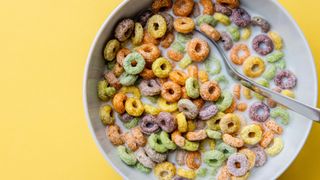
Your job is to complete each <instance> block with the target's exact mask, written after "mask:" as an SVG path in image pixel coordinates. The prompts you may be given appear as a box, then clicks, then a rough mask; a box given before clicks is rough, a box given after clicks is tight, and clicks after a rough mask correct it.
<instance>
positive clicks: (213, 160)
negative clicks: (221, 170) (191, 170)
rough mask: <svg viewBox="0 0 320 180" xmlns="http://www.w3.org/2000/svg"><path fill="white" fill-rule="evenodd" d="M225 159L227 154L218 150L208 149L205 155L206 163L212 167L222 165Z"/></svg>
mask: <svg viewBox="0 0 320 180" xmlns="http://www.w3.org/2000/svg"><path fill="white" fill-rule="evenodd" d="M225 159H226V158H225V155H224V154H223V153H222V152H220V151H217V150H212V151H207V152H205V153H204V155H203V160H204V163H206V164H207V165H208V166H210V167H220V166H221V165H222V164H223V162H224V160H225Z"/></svg>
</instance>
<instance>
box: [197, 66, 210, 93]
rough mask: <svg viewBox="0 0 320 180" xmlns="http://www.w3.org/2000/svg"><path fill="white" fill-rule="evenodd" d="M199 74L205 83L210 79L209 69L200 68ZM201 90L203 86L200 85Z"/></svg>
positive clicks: (201, 80)
mask: <svg viewBox="0 0 320 180" xmlns="http://www.w3.org/2000/svg"><path fill="white" fill-rule="evenodd" d="M198 76H199V80H200V82H201V83H205V82H208V81H209V75H208V73H207V71H204V70H200V71H199V74H198ZM200 91H201V87H200Z"/></svg>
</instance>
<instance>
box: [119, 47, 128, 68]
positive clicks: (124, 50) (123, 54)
mask: <svg viewBox="0 0 320 180" xmlns="http://www.w3.org/2000/svg"><path fill="white" fill-rule="evenodd" d="M130 53H131V51H130V50H129V49H127V48H122V49H120V50H119V51H118V53H117V57H116V59H117V63H119V64H120V65H121V66H123V61H124V58H126V57H127V55H128V54H130Z"/></svg>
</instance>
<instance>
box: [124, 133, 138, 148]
mask: <svg viewBox="0 0 320 180" xmlns="http://www.w3.org/2000/svg"><path fill="white" fill-rule="evenodd" d="M122 140H123V141H124V142H126V144H127V146H128V148H129V149H131V150H132V151H136V150H137V149H138V148H139V147H138V145H137V143H136V139H135V138H134V137H133V135H132V134H131V133H128V132H127V133H125V134H123V136H122Z"/></svg>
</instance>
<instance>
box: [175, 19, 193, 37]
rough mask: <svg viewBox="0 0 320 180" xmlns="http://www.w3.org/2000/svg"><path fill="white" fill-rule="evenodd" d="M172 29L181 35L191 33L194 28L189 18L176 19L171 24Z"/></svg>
mask: <svg viewBox="0 0 320 180" xmlns="http://www.w3.org/2000/svg"><path fill="white" fill-rule="evenodd" d="M173 27H174V29H175V30H176V31H177V32H179V33H183V34H188V33H191V32H192V31H193V30H194V28H195V27H196V25H195V23H194V21H193V19H192V18H189V17H178V18H176V19H175V20H174V22H173Z"/></svg>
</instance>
